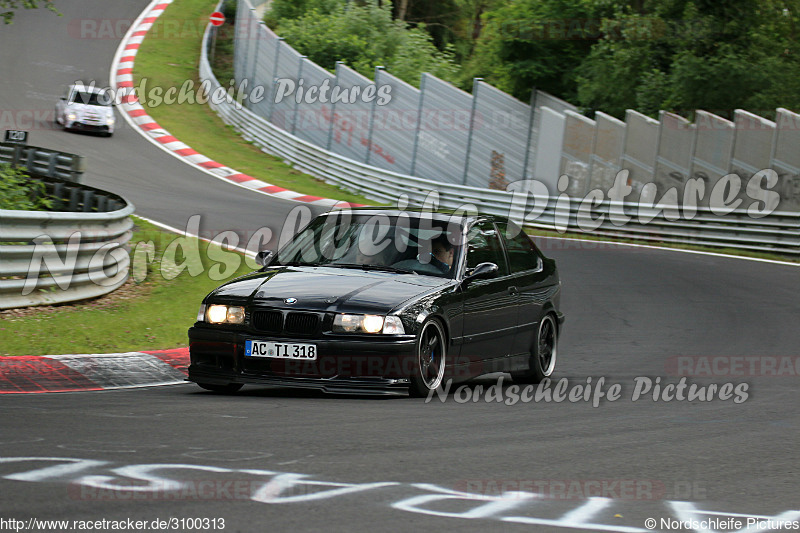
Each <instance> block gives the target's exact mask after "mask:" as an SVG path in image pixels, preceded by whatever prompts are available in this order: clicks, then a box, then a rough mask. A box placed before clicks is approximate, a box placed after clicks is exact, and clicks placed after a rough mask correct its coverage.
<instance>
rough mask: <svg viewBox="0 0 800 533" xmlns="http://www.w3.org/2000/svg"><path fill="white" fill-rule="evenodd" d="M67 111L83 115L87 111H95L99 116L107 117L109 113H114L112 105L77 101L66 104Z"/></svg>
mask: <svg viewBox="0 0 800 533" xmlns="http://www.w3.org/2000/svg"><path fill="white" fill-rule="evenodd" d="M67 111H68V112H72V113H75V114H76V115H78V116H83V115H84V114H85V113H86V112H87V111H91V112H92V113H97V114H98V115H100V116H101V117H108V116H109V115H113V114H114V108H113V107H109V106H103V105H88V104H81V103H78V102H72V103H71V104H69V105H67Z"/></svg>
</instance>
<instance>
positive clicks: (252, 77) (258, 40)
mask: <svg viewBox="0 0 800 533" xmlns="http://www.w3.org/2000/svg"><path fill="white" fill-rule="evenodd" d="M261 24H263V23H259V24H258V26H256V49H255V52H253V68H252V69H250V72H252V74H251V75H250V81H251V82H252V83H253V85H256V71H257V70H258V49H259V45H260V44H261Z"/></svg>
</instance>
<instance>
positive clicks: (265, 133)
mask: <svg viewBox="0 0 800 533" xmlns="http://www.w3.org/2000/svg"><path fill="white" fill-rule="evenodd" d="M208 37H209V30H208V28H207V30H206V33H205V35H204V40H203V45H202V48H201V58H200V72H199V75H200V80H201V81H208V83H209V84H210V90H209V93H213V91H214V90H215V89H217V88H218V87H220V84H219V81H218V80H217V79H216V77H215V76H214V74H213V72H212V70H211V66H210V64H209V62H208V55H207V49H208ZM209 105H211V106H212V108H213V109H214V110H215V111H216V112H217V113H218V114H219V115H220V116H221V117H222V119H223V120H224V121H225V122H226V123H227V124H231V125H233V126H234V127H235V128H236V129H237V130H238V131H239V133H240V134H241V135H242V137H244V138H245V139H246V140H248V141H251V142H253V143H254V144H256V145H257V146H259V147H260V148H262V149H263V150H264V151H266V152H269V153H271V154H274V155H276V156H278V157H281V158H283V159H284V160H285V161H286V162H287V163H289V164H291V165H293V166H294V167H295V168H297V169H299V170H302V171H304V172H307V173H309V174H311V175H313V176H316V177H318V178H320V179H322V180H324V181H325V182H327V183H331V184H334V185H337V186H340V187H342V188H343V189H346V190H348V191H352V192H354V193H357V194H360V195H363V196H365V197H367V198H370V199H373V200H376V201H379V202H388V203H394V202H396V201H397V200H398V199H400V198H401V197H403V196H405V197H407V198H408V201H409V203H410V204H412V205H423V204H424V202H425V200H426V198H428V196H429V195H430V194H431V193H432V192H434V191H435V192H436V193H438V206H439V207H440V208H444V209H459V208H463V206H464V205H465V204H472V205H474V206H475V207H476V208H477V209H478V210H479V211H481V212H485V213H489V214H498V215H506V216H510V217H512V218H513V219H515V220H517V221H519V222H520V223H523V224H524V225H526V226H532V227H537V228H541V229H549V230H563V229H566V230H569V231H581V228H582V227H586V226H587V224H591V223H592V221H593V220H597V217H600V216H602V217H603V219H602V222H601V223H599V224H593V225H594V226H596V228H594V229H592V230H591V232H590V233H591V234H592V235H601V236H609V237H614V238H622V239H638V240H644V241H651V242H665V243H679V244H689V243H691V244H697V245H706V246H716V247H725V248H733V249H739V250H753V251H769V252H777V253H785V254H792V255H795V256H800V213H795V212H775V213H772V214H770V215H768V216H766V217H763V218H752V217H750V216H749V215H748V213H747V211H746V210H744V209H742V210H736V211H733V212H731V213H730V214H728V215H726V216H717V215H715V214H714V213H713V212H712V211H711V209H709V208H705V207H697V214H696V216H694V217H692V218H691V219H689V220H669V219H667V217H666V216H665V212H661V213H660V214H656V215H655V216H654V217H653V218H652V220H650V221H649V222H647V223H646V224H642V223H639V217H638V214H639V205H638V204H629V203H621V202H614V201H610V200H607V199H606V200H603V201H601V202H599V204H597V205H593V204H591V203H590V202H582V201H581V200H575V199H568V200H567V201H562V202H558V199H557V198H555V197H550V196H537V195H533V194H530V193H521V192H517V193H513V192H506V191H499V190H492V189H481V188H476V187H468V186H463V185H454V184H446V183H441V182H438V181H433V180H426V179H422V178H418V177H414V176H408V175H403V174H397V173H394V172H390V171H387V170H383V169H380V168H377V167H372V166H369V165H365V164H363V163H359V162H357V161H354V160H352V159H348V158H345V157H342V156H340V155H337V154H334V153H332V152H329V151H327V150H325V149H323V148H320V147H318V146H315V145H313V144H311V143H309V142H306V141H303V140H302V139H300V138H298V137H296V136H294V135H292V134H290V133H288V132H287V131H284V130H283V129H281V128H279V127H277V126H275V125H273V124H272V123H270V122H268V121H267V120H265V119H263V118H261V117H260V116H258V115H256V114H254V113H252V112H251V111H249V110H248V109H246V108H243V107H241V106H237V105H235V103H234V102H233V100H232V99H231V98H228V99H226V100H225V101H224V102H222V103H220V104H218V105H215V104H213V103H211V102H210V101H209ZM512 185H513V184H512ZM584 204H587V205H584ZM534 211H535V212H536V213H535V215H536V216H532V215H531V213H532V212H534ZM645 215H646V213H645ZM623 216H625V217H630V221H629V222H628V223H626V224H624V225H617V224H616V223H615V222H618V221H619V220H620V219H621V218H622V217H623ZM648 218H649V217H648ZM612 219H613V220H612Z"/></svg>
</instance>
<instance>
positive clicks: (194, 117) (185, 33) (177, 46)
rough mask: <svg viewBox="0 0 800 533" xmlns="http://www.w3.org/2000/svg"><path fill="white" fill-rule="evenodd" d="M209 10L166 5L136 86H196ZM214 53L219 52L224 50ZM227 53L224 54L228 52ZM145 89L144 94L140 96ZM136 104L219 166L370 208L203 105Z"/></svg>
mask: <svg viewBox="0 0 800 533" xmlns="http://www.w3.org/2000/svg"><path fill="white" fill-rule="evenodd" d="M215 5H216V1H215V0H177V1H175V2H173V3H172V4H171V5H170V7H169V8H168V9H167V10H166V11H165V12H164V14H163V15H161V17H159V19H158V20H157V21H156V23H155V24H154V25H153V27H152V29H151V30H150V32H149V33H148V35H147V37H146V38H145V40H144V42H143V43H142V45H141V47H140V49H139V52H138V53H137V55H136V65H135V67H134V72H133V75H134V85H135V86H136V87H139V86H140V83H141V80H142V79H143V78H146V80H147V85H146V87H150V88H153V87H161V88H162V89H163V90H164V91H166V90H167V88H170V87H175V88H176V89H178V90H179V89H180V88H181V86H182V85H183V84H184V82H185V81H186V80H193V81H194V83H195V87H199V80H198V77H197V76H198V74H197V65H198V63H199V61H200V48H201V43H202V38H203V35H202V30H203V28H204V27H205V23H206V22H207V21H208V16H209V14H211V13H212V12H213V11H214V7H215ZM221 28H225V30H224V31H223V32H222V33H223V34H225V33H229V32H230V31H231V28H232V26H231V25H230V22H226V23H225V25H224V26H221ZM220 48H221V49H222V50H221V53H225V46H222V47H220ZM231 52H232V50H230V49H229V50H228V53H231ZM218 59H219V60H220V61H224V59H222V58H218ZM221 83H223V84H224V83H225V82H223V81H221ZM149 90H150V89H146V92H149ZM141 96H142V95H140V97H141ZM141 103H142V105H143V106H144V107H145V109H147V113H148V114H149V115H150V116H151V117H153V119H155V121H156V122H158V124H159V125H161V126H162V127H164V128H165V129H166V130H167V131H169V132H170V134H172V135H173V136H175V137H176V138H177V139H180V140H181V141H182V142H184V143H186V144H187V145H189V146H191V147H192V148H193V149H194V150H197V151H198V152H200V153H201V154H203V155H205V156H206V157H209V158H211V159H213V160H214V161H217V162H219V163H222V164H223V165H226V166H229V167H231V168H234V169H236V170H238V171H240V172H243V173H245V174H248V175H250V176H253V177H254V178H258V179H260V180H262V181H265V182H267V183H270V184H273V185H278V186H280V187H284V188H287V189H291V190H294V191H297V192H300V193H303V194H309V195H312V196H321V197H324V198H334V199H337V200H345V201H348V202H354V203H360V204H372V205H375V203H376V202H375V201H373V200H368V199H367V198H364V197H363V196H359V195H357V194H353V193H350V192H348V191H345V190H343V189H340V188H338V187H335V186H333V185H328V184H327V183H325V182H323V181H322V180H319V179H317V178H315V177H313V176H309V175H308V174H304V173H302V172H300V171H298V170H295V169H293V168H292V167H290V166H288V165H286V164H285V163H284V162H283V161H282V160H281V159H279V158H277V157H274V156H272V155H269V154H267V153H265V152H262V151H261V150H260V149H259V148H257V147H256V146H254V145H253V144H252V143H250V142H249V141H246V140H244V139H242V138H241V137H240V136H239V135H238V134H237V133H236V131H235V130H234V128H233V127H232V126H228V125H227V124H225V123H224V122H223V121H222V119H221V118H219V116H217V114H216V113H215V112H214V111H213V110H212V109H211V108H210V107H209V106H208V105H200V104H191V103H183V104H179V103H173V104H169V105H168V104H164V103H161V104H160V105H150V104H151V103H156V104H157V102H156V101H155V100H153V101H152V102H151V100H150V99H148V98H143V100H142V102H141Z"/></svg>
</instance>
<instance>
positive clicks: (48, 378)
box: [0, 348, 189, 394]
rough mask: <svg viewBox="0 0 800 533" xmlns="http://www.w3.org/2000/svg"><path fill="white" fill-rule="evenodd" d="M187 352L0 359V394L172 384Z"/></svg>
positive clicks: (183, 370)
mask: <svg viewBox="0 0 800 533" xmlns="http://www.w3.org/2000/svg"><path fill="white" fill-rule="evenodd" d="M188 366H189V349H188V348H178V349H175V350H156V351H147V352H129V353H110V354H87V355H45V356H38V355H31V356H22V357H0V394H25V393H28V394H30V393H42V392H79V391H100V390H109V389H128V388H136V387H156V386H161V385H176V384H178V383H184V382H185V381H186V375H187V368H188Z"/></svg>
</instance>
